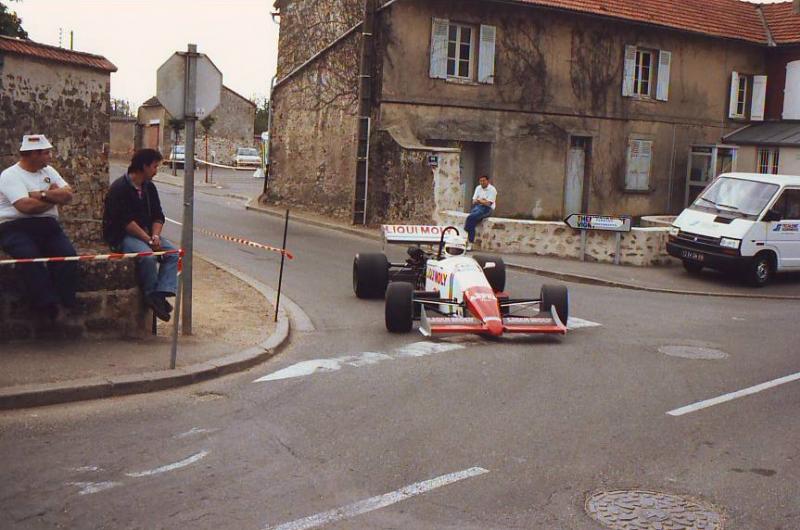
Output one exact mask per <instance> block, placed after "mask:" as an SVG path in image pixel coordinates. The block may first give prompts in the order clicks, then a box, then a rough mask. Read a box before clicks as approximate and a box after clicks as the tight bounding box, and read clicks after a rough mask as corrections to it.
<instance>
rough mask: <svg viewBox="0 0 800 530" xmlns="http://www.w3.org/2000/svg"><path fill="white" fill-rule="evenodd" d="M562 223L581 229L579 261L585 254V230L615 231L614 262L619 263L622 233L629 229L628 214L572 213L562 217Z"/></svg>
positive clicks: (629, 220)
mask: <svg viewBox="0 0 800 530" xmlns="http://www.w3.org/2000/svg"><path fill="white" fill-rule="evenodd" d="M564 223H566V225H567V226H569V227H570V228H574V229H575V230H580V231H581V261H584V258H585V255H586V231H587V230H598V231H602V232H615V239H616V252H614V264H615V265H619V261H620V256H619V255H620V252H621V246H622V233H623V232H630V231H631V218H630V216H627V215H622V216H619V217H613V216H609V215H597V214H588V213H573V214H571V215H569V216H567V218H566V219H564Z"/></svg>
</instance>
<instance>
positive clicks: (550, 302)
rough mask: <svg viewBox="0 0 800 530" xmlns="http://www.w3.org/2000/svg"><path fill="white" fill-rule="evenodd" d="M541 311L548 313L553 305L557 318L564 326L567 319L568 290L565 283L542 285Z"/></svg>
mask: <svg viewBox="0 0 800 530" xmlns="http://www.w3.org/2000/svg"><path fill="white" fill-rule="evenodd" d="M541 298H542V303H541V305H540V307H539V309H540V310H541V311H544V312H545V313H547V314H550V308H551V307H555V308H556V313H557V314H558V318H559V320H561V323H562V324H564V325H565V326H566V325H567V320H569V292H568V291H567V287H566V286H565V285H543V286H542V294H541Z"/></svg>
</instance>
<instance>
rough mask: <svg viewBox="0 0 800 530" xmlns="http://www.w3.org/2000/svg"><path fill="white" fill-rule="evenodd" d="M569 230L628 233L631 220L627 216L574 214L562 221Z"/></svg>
mask: <svg viewBox="0 0 800 530" xmlns="http://www.w3.org/2000/svg"><path fill="white" fill-rule="evenodd" d="M564 222H565V223H566V224H567V226H569V227H570V228H574V229H576V230H603V231H605V232H630V231H631V218H630V217H627V216H621V217H611V216H608V215H596V214H589V213H574V214H572V215H570V216H569V217H567V218H566V219H564Z"/></svg>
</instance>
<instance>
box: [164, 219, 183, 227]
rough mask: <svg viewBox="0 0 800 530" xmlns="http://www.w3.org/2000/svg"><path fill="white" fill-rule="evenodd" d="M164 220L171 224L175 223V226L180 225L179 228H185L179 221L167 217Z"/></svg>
mask: <svg viewBox="0 0 800 530" xmlns="http://www.w3.org/2000/svg"><path fill="white" fill-rule="evenodd" d="M164 219H166V220H167V221H169V222H170V223H175V224H176V225H178V226H183V223H179V222H178V221H176V220H175V219H170V218H169V217H165V218H164Z"/></svg>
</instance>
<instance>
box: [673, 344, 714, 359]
mask: <svg viewBox="0 0 800 530" xmlns="http://www.w3.org/2000/svg"><path fill="white" fill-rule="evenodd" d="M658 351H660V352H661V353H663V354H665V355H669V356H671V357H680V358H682V359H704V360H714V359H727V358H728V354H727V353H725V352H724V351H720V350H715V349H714V348H703V347H700V346H661V347H660V348H659V349H658Z"/></svg>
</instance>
